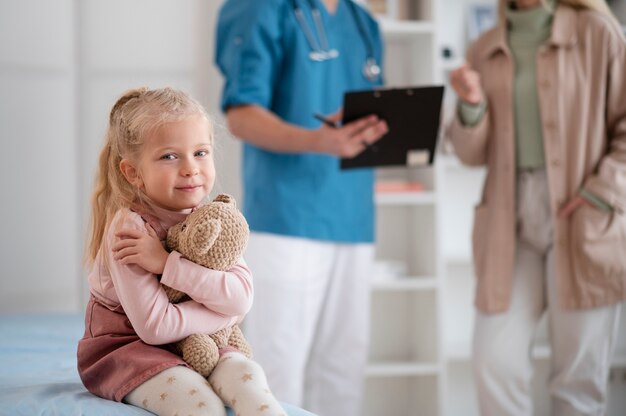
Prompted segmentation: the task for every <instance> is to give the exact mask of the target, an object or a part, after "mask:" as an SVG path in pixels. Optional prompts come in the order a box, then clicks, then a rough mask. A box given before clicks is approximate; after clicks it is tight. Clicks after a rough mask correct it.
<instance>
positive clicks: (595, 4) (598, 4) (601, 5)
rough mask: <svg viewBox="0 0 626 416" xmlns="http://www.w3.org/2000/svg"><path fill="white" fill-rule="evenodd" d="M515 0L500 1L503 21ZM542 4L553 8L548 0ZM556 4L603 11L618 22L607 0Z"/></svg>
mask: <svg viewBox="0 0 626 416" xmlns="http://www.w3.org/2000/svg"><path fill="white" fill-rule="evenodd" d="M512 1H514V0H500V1H499V3H498V16H499V18H500V21H501V22H503V21H504V20H505V19H506V9H507V5H508V4H509V3H511V2H512ZM541 4H542V5H543V7H545V8H547V9H551V8H552V5H551V4H550V2H549V1H548V0H541ZM555 4H556V5H558V4H564V5H566V6H569V7H571V8H573V9H589V10H595V11H597V12H600V13H603V14H605V15H607V16H609V17H610V18H611V19H612V20H614V21H615V22H616V23H617V17H615V15H614V14H613V12H612V11H611V9H610V8H609V5H608V4H607V3H606V1H605V0H555Z"/></svg>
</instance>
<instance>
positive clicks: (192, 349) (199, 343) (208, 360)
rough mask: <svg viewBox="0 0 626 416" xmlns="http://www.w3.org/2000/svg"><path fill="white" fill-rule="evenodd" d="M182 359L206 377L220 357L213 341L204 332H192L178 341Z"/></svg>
mask: <svg viewBox="0 0 626 416" xmlns="http://www.w3.org/2000/svg"><path fill="white" fill-rule="evenodd" d="M180 344H182V345H180V349H181V351H182V356H183V360H185V362H186V363H187V364H189V365H190V366H191V367H192V368H193V369H194V370H196V371H197V372H198V373H200V375H202V376H203V377H205V378H206V377H208V376H209V374H211V372H212V371H213V369H214V368H215V365H216V364H217V361H218V360H219V358H220V354H219V350H218V348H217V345H216V344H215V342H214V341H213V340H212V339H211V337H209V336H208V335H205V334H193V335H190V336H188V337H187V338H185V339H183V340H182V341H180Z"/></svg>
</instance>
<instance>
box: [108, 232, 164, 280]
mask: <svg viewBox="0 0 626 416" xmlns="http://www.w3.org/2000/svg"><path fill="white" fill-rule="evenodd" d="M146 230H147V231H148V234H146V233H143V232H141V231H139V230H136V229H134V228H123V229H121V230H120V231H118V232H117V233H116V234H115V236H116V237H118V238H119V240H118V241H117V242H115V244H113V247H112V250H113V252H114V253H115V254H114V255H113V258H114V259H115V260H118V261H119V262H120V263H121V264H136V265H138V266H140V267H142V268H143V269H144V270H146V271H148V272H150V273H154V274H162V273H163V270H164V269H165V263H166V262H167V257H168V256H169V254H168V252H167V251H166V250H165V248H164V247H163V244H161V241H160V240H159V237H158V236H157V233H156V232H155V231H154V229H153V228H152V227H151V226H150V224H147V223H146Z"/></svg>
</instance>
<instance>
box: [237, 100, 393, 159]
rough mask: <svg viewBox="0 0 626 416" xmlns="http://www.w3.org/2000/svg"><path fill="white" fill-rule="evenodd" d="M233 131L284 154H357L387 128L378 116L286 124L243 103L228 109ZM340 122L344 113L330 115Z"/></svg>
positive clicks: (345, 155)
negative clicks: (337, 124) (305, 125)
mask: <svg viewBox="0 0 626 416" xmlns="http://www.w3.org/2000/svg"><path fill="white" fill-rule="evenodd" d="M226 117H227V121H228V127H229V129H230V131H231V132H232V133H233V134H234V135H235V136H237V137H239V138H240V139H241V140H243V141H245V142H247V143H250V144H252V145H255V146H258V147H260V148H263V149H266V150H269V151H273V152H284V153H324V154H329V155H335V156H339V157H347V158H350V157H354V156H356V155H358V154H359V153H361V152H362V151H363V150H365V148H366V147H367V146H368V145H370V144H372V143H374V142H376V141H378V140H379V139H380V138H381V137H382V136H383V135H384V134H385V133H387V131H388V127H387V123H386V122H385V121H384V120H380V119H378V117H377V116H368V117H363V118H361V119H359V120H355V121H353V122H351V123H348V124H346V125H344V126H341V127H339V128H333V127H330V126H327V125H325V124H322V125H321V126H320V127H319V128H318V129H315V130H311V129H306V128H303V127H300V126H297V125H295V124H290V123H287V122H286V121H284V120H282V119H281V118H280V117H278V116H277V115H276V114H274V113H272V112H271V111H269V110H267V109H265V108H264V107H261V106H259V105H253V104H252V105H241V106H234V107H230V108H228V110H227V112H226ZM328 118H329V119H330V120H332V121H337V122H339V121H340V120H341V114H340V113H339V112H338V113H335V114H333V115H332V116H330V117H328Z"/></svg>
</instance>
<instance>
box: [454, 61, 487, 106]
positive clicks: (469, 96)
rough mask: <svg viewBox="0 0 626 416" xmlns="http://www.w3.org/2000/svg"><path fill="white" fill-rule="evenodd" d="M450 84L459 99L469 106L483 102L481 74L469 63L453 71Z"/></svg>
mask: <svg viewBox="0 0 626 416" xmlns="http://www.w3.org/2000/svg"><path fill="white" fill-rule="evenodd" d="M450 84H451V85H452V88H453V89H454V91H455V92H456V94H457V95H458V96H459V98H460V99H461V100H462V101H465V102H466V103H468V104H474V105H476V104H480V102H481V101H482V100H483V97H484V94H483V89H482V87H481V85H480V74H479V73H478V72H476V71H474V70H473V69H472V67H471V66H470V65H469V64H467V63H465V64H463V65H461V66H460V67H459V68H457V69H455V70H454V71H452V73H451V74H450Z"/></svg>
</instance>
